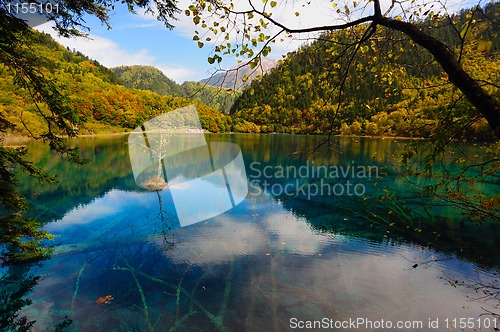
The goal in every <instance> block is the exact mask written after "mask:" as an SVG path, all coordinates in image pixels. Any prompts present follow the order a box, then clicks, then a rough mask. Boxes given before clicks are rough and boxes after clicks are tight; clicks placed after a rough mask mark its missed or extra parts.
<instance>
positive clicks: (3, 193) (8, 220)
mask: <svg viewBox="0 0 500 332" xmlns="http://www.w3.org/2000/svg"><path fill="white" fill-rule="evenodd" d="M33 2H35V3H36V1H33ZM116 3H120V4H124V5H126V6H127V7H128V9H129V10H130V11H134V9H136V8H145V9H146V10H149V11H151V12H154V13H155V14H156V16H157V18H158V19H159V20H161V21H163V22H164V23H165V25H166V27H167V28H172V25H171V24H170V21H171V20H172V19H173V16H174V14H175V13H176V12H177V8H176V3H175V1H172V0H164V1H163V0H162V1H159V0H152V1H149V0H125V1H120V2H119V1H87V2H84V3H82V2H81V1H76V0H69V1H64V2H60V3H59V7H58V10H57V11H55V12H52V13H47V14H45V15H46V16H47V17H46V18H47V21H53V22H54V23H55V29H56V30H57V31H58V32H59V33H60V34H61V35H63V36H66V37H70V36H85V33H84V32H82V31H81V30H88V29H87V28H86V27H85V21H84V18H83V15H84V14H89V15H93V16H95V17H97V18H99V19H100V20H101V22H103V23H104V24H106V25H108V27H109V23H108V19H109V16H108V13H109V11H110V10H112V9H113V8H114V6H115V4H116ZM8 5H9V1H6V0H1V1H0V63H1V64H2V66H3V67H4V68H5V69H7V70H10V71H12V72H14V73H15V83H16V85H17V86H18V87H20V88H21V89H23V90H24V91H25V92H26V93H25V95H26V98H27V99H30V101H32V102H34V104H35V110H36V113H37V115H38V116H39V117H40V118H42V119H43V120H44V122H45V123H46V129H45V130H44V131H43V132H42V133H41V134H40V133H33V132H31V133H30V134H31V136H32V137H33V138H35V139H39V140H43V141H45V142H47V144H49V146H50V147H51V149H52V150H54V151H55V152H57V153H58V154H60V155H61V156H63V157H66V158H68V159H70V160H73V161H75V162H76V163H83V162H85V161H84V160H83V159H81V158H80V157H79V156H78V154H77V152H76V151H75V150H73V149H70V148H69V147H67V146H66V143H65V140H64V136H68V137H73V136H75V135H76V131H75V130H74V128H75V126H77V125H78V123H79V121H80V120H79V117H78V116H77V111H76V110H75V109H73V108H72V107H71V106H70V103H69V100H68V98H66V97H65V96H63V95H62V94H61V93H60V86H58V84H56V83H55V82H54V81H52V80H50V79H48V78H46V77H45V75H44V73H45V72H46V71H47V70H50V69H51V61H50V59H47V58H43V57H41V56H40V55H39V54H37V53H36V48H34V47H33V46H34V45H35V44H36V41H37V40H36V39H37V36H38V35H37V34H36V33H34V32H33V31H32V30H31V29H30V27H29V26H28V25H27V23H26V22H25V21H23V20H21V19H20V18H18V17H16V16H15V13H14V11H13V10H9V7H8ZM23 126H24V127H25V128H26V129H27V130H28V131H29V128H28V126H26V124H25V123H23ZM14 128H15V124H13V123H11V122H9V121H8V120H7V119H6V118H5V117H4V114H3V113H2V114H1V115H0V140H3V136H4V135H5V134H6V133H7V132H9V131H10V130H13V129H14ZM25 155H26V149H25V148H7V147H4V146H0V205H1V206H0V246H1V253H2V263H4V264H7V263H14V262H17V261H19V260H26V259H40V258H43V257H46V255H47V253H48V252H47V250H45V249H43V248H42V247H41V244H42V242H43V241H44V240H45V239H50V238H51V237H50V235H49V234H48V233H47V232H46V231H43V230H40V226H41V224H40V223H39V222H37V221H36V220H33V219H30V218H28V217H26V210H28V209H29V205H28V204H27V201H26V199H25V197H23V196H22V194H20V193H19V191H18V189H17V183H18V182H17V174H18V172H19V171H21V172H25V173H27V174H30V175H31V176H34V177H36V178H38V179H39V180H40V181H48V182H54V181H55V178H54V177H52V176H49V175H48V174H46V173H45V172H44V171H43V170H42V169H40V168H38V167H35V166H34V165H33V164H32V163H30V162H28V161H26V160H25V158H24V157H25Z"/></svg>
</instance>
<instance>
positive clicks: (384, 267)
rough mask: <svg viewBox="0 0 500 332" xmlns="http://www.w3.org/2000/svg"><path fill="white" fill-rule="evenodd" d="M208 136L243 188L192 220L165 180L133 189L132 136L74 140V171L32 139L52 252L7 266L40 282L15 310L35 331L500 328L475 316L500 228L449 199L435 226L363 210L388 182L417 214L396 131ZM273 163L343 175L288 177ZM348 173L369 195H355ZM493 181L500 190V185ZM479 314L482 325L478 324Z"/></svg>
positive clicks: (484, 300)
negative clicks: (244, 192) (464, 323)
mask: <svg viewBox="0 0 500 332" xmlns="http://www.w3.org/2000/svg"><path fill="white" fill-rule="evenodd" d="M207 138H208V140H210V141H213V142H216V141H226V142H233V143H236V144H237V145H238V146H239V147H240V148H241V150H242V155H243V158H244V161H245V166H246V174H247V179H248V181H249V184H250V185H249V194H248V196H247V198H246V199H245V200H244V201H243V202H242V203H240V204H239V205H237V206H236V207H235V208H233V209H231V210H229V211H227V212H225V213H223V214H220V215H218V216H216V217H213V218H210V219H208V220H205V221H203V222H200V223H196V224H193V225H191V226H187V227H180V225H179V221H178V218H177V215H176V209H175V206H174V205H173V203H172V197H171V195H170V193H169V189H168V187H167V188H166V189H164V190H163V191H160V192H148V191H146V190H144V189H141V188H140V187H139V186H138V185H137V184H136V183H135V181H134V177H133V175H132V170H131V167H130V161H129V156H128V147H127V137H126V136H118V137H100V138H81V139H79V140H76V141H73V144H74V145H75V146H78V147H79V148H80V150H81V152H82V155H83V156H84V157H87V158H89V159H92V160H93V162H92V163H90V164H88V165H85V166H80V167H78V166H75V165H72V164H70V163H66V162H63V161H60V160H59V159H57V158H56V157H51V156H50V154H48V152H47V151H46V148H45V147H44V146H42V145H38V144H35V143H33V145H32V146H31V147H30V148H31V149H32V158H33V159H36V160H38V161H39V162H40V163H42V164H44V165H45V167H46V168H47V169H50V170H51V171H52V172H53V173H54V174H60V183H59V184H58V185H56V186H52V187H46V186H39V185H38V184H36V183H34V182H30V181H27V180H26V181H23V183H22V187H23V190H24V191H26V192H31V193H32V196H31V203H32V204H33V206H35V207H36V209H35V211H34V215H35V216H36V217H37V218H39V219H41V220H44V221H45V222H47V224H46V229H48V230H49V231H50V232H51V233H52V234H54V235H56V236H57V238H56V239H55V240H54V241H53V243H52V244H53V245H55V250H54V255H53V256H52V257H51V258H50V259H49V260H47V261H45V262H43V263H42V264H41V265H39V266H27V267H25V268H18V269H17V270H16V271H10V273H11V274H12V273H14V275H15V273H17V275H18V277H19V279H21V278H22V277H26V276H28V275H30V274H31V275H38V276H41V278H40V279H39V280H38V283H37V285H36V286H35V287H34V288H33V291H32V292H31V293H30V294H29V298H30V299H31V300H32V304H31V305H30V306H27V307H26V308H25V309H24V310H23V311H22V312H21V315H25V316H26V317H27V318H28V319H30V320H36V323H35V325H34V330H35V331H44V330H46V329H52V327H53V326H54V325H56V324H57V323H58V322H60V321H61V319H63V318H64V317H65V316H67V317H68V318H70V319H71V320H72V324H71V325H70V326H69V328H68V330H70V331H177V330H178V331H243V330H246V331H261V330H271V331H279V330H291V329H292V328H293V327H296V326H297V325H298V324H299V323H298V322H299V321H300V322H302V323H304V324H306V321H318V320H322V319H331V320H332V321H331V322H342V321H349V320H357V319H359V321H358V322H360V325H358V326H357V327H358V329H356V328H353V326H352V325H351V326H350V327H349V326H348V327H347V328H345V329H341V330H346V331H348V330H352V331H356V330H375V329H374V328H373V329H371V328H370V327H373V324H375V327H376V326H377V325H376V324H377V322H380V321H381V320H384V321H385V322H387V321H390V322H392V323H393V324H394V325H395V324H396V322H398V321H411V322H417V323H418V322H422V326H419V325H416V327H417V328H415V329H407V330H412V331H429V330H449V328H450V327H454V326H453V325H452V324H453V319H455V318H456V319H460V318H467V319H473V320H474V324H475V325H474V327H475V328H476V329H477V330H492V328H491V327H493V326H494V324H497V325H496V326H497V327H500V326H499V324H498V322H497V321H494V320H493V318H492V316H490V315H482V314H485V313H487V312H488V311H493V312H498V311H499V310H498V305H499V302H498V300H497V299H495V298H493V297H492V296H488V294H485V293H483V292H482V290H484V288H480V289H479V290H480V291H479V292H477V291H476V290H477V289H478V287H480V285H482V286H485V285H489V286H493V287H495V286H496V287H498V285H499V283H498V277H499V275H498V273H499V271H500V270H499V267H500V259H499V252H500V250H499V247H498V240H499V239H500V229H499V227H498V225H495V224H492V223H491V224H490V223H486V224H484V225H482V226H480V227H479V226H476V225H475V224H470V223H467V222H465V223H461V222H460V220H458V219H456V218H455V219H454V218H451V216H454V217H455V214H456V213H454V212H455V211H454V210H456V209H453V208H449V207H440V208H439V211H437V212H439V213H438V214H440V215H442V216H444V217H442V218H439V220H437V221H433V222H432V225H431V226H429V225H427V224H429V223H430V222H429V220H425V219H419V220H414V224H412V225H408V224H405V223H403V222H400V221H399V219H398V217H397V216H391V217H389V216H388V217H387V218H386V219H387V220H390V221H391V220H394V224H393V225H391V224H384V223H381V222H377V220H379V219H377V218H376V217H374V216H372V214H374V213H382V212H383V211H385V210H384V208H385V206H381V205H380V204H378V205H377V199H378V197H379V196H380V195H382V194H384V190H383V188H384V187H390V188H392V190H393V191H395V192H397V194H398V197H399V198H400V199H401V201H402V202H404V204H406V206H408V207H409V209H410V210H414V211H417V210H419V206H420V205H421V201H419V199H420V198H419V196H418V195H416V194H414V193H412V192H411V191H410V186H409V185H408V184H406V183H405V182H403V181H400V180H401V179H400V177H399V176H398V175H397V173H396V171H395V167H396V166H397V159H398V158H397V155H398V153H399V151H401V149H403V148H404V145H405V144H406V142H405V141H396V140H382V139H368V138H366V139H351V138H335V139H334V144H333V145H332V146H331V148H330V149H328V148H327V146H325V147H324V148H323V149H320V150H319V151H318V152H316V153H315V154H304V153H303V152H305V151H308V150H310V149H312V148H314V147H315V146H317V145H318V144H319V143H320V142H321V141H322V138H321V137H309V136H286V135H283V136H282V135H265V136H264V135H208V136H207ZM470 149H471V151H472V153H478V152H477V151H476V150H477V148H476V147H470ZM279 166H281V167H282V169H285V168H286V167H289V168H288V170H289V171H291V170H293V167H295V170H296V171H298V170H299V167H300V166H303V168H302V170H303V171H304V172H305V170H306V169H308V170H309V171H311V170H314V169H315V168H314V167H319V166H326V167H328V170H329V172H337V173H336V174H333V173H319V174H317V175H316V176H315V175H314V174H312V173H309V174H307V175H308V176H304V177H302V176H300V175H298V174H293V173H289V174H287V176H284V175H283V176H281V174H280V173H278V174H277V173H276V172H278V171H279V170H280V168H279ZM291 166H293V167H291ZM330 166H334V167H333V168H330ZM348 166H351V167H352V166H360V167H361V166H362V167H368V166H372V167H376V168H372V170H373V174H371V175H370V176H368V175H367V174H365V175H364V176H363V174H360V173H356V174H353V173H349V172H346V170H347V167H348ZM265 167H268V168H265ZM319 169H320V168H316V170H319ZM265 170H266V171H267V173H265V172H266V171H265ZM349 170H352V169H351V168H350V169H349ZM356 170H360V169H359V168H356ZM375 170H377V172H378V173H375ZM342 172H343V174H342ZM267 175H271V176H267ZM302 175H304V174H302ZM335 175H337V176H335ZM353 175H354V176H353ZM264 180H267V181H268V184H267V185H264ZM416 180H418V181H425V180H422V179H416ZM347 181H351V182H350V183H351V184H352V186H351V189H353V188H354V186H355V185H358V187H357V189H358V193H360V192H361V189H363V195H357V194H353V195H348V193H347ZM325 183H327V184H326V185H325ZM288 184H289V186H288V187H286V188H288V189H289V190H288V192H284V188H285V186H286V185H288ZM304 184H305V185H304ZM336 184H341V185H342V186H341V185H338V186H337V187H335V190H336V192H335V194H332V192H330V193H329V194H325V192H323V195H321V194H315V195H312V194H314V191H313V190H314V189H315V188H316V189H317V188H321V186H323V188H324V190H327V189H330V190H333V188H334V186H335V185H336ZM485 185H486V184H485ZM300 188H302V190H300ZM305 188H308V189H307V190H306V189H305ZM341 188H342V189H343V190H344V191H343V192H342V194H340V190H341ZM266 189H267V190H266ZM486 189H487V190H491V191H492V192H498V189H500V185H499V183H498V182H496V183H489V184H487V188H486ZM193 197H194V196H193ZM192 204H193V208H195V207H198V206H199V205H200V204H203V202H200V201H197V200H195V199H193V202H192ZM401 204H402V203H401ZM385 213H387V211H385ZM446 216H449V217H448V218H447V217H446ZM384 218H385V217H384ZM390 218H393V219H390ZM379 221H380V220H379ZM415 229H418V231H415ZM3 271H4V273H5V272H7V269H4V270H3ZM488 289H491V288H488ZM107 295H111V297H112V298H109V299H105V297H106V296H107ZM101 302H102V303H101ZM361 319H363V320H364V321H365V322H366V321H371V322H372V326H370V325H365V324H364V323H362V322H363V321H362V320H361ZM436 319H438V320H439V322H438V323H439V324H438V325H437V328H435V329H431V328H430V327H429V320H431V321H436ZM446 319H448V322H447V323H448V325H446ZM457 321H458V320H457ZM488 322H489V325H490V328H482V329H479V328H478V327H479V324H480V323H481V324H482V325H485V324H488ZM417 323H415V324H417ZM331 324H335V323H331ZM332 326H333V327H334V328H333V330H338V329H336V328H335V325H332ZM332 326H330V325H329V327H332ZM447 327H448V329H447ZM311 330H314V329H311ZM378 330H394V331H397V330H405V329H398V328H396V327H395V326H393V327H392V328H387V325H386V328H382V329H378ZM466 330H468V329H466Z"/></svg>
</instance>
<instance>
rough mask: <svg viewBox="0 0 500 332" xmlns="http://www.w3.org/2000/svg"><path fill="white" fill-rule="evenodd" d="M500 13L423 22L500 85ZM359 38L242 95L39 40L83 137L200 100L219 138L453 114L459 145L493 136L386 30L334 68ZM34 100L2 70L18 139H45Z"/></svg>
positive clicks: (424, 57) (421, 55) (3, 96)
mask: <svg viewBox="0 0 500 332" xmlns="http://www.w3.org/2000/svg"><path fill="white" fill-rule="evenodd" d="M499 7H500V3H498V2H497V3H493V4H490V5H488V6H487V7H486V8H484V11H479V12H477V11H476V12H472V13H471V12H468V11H465V10H464V11H462V12H461V13H460V14H457V15H455V16H453V17H452V18H451V20H452V21H453V26H452V25H450V24H449V22H448V21H447V20H446V19H445V18H442V19H440V20H437V21H432V23H431V22H426V21H424V22H422V23H421V24H422V27H423V28H424V29H427V30H428V31H430V32H431V33H432V34H434V35H435V36H436V37H438V38H439V39H440V40H444V41H445V43H446V44H447V45H448V46H449V47H450V48H452V49H455V50H456V51H457V52H461V54H462V56H461V61H462V62H463V65H464V67H465V68H466V69H467V70H468V71H469V72H471V73H472V76H473V77H474V78H475V79H477V80H480V81H481V82H499V81H500V77H499V75H500V74H499V73H500V38H498V36H499V32H500V28H499V27H498V26H497V25H490V24H489V18H490V17H492V18H498V16H499V15H500V14H499V13H500V11H499ZM471 15H474V17H471ZM454 26H458V27H461V29H462V31H466V32H467V33H465V32H464V38H466V39H467V42H466V43H460V38H457V32H456V31H455V29H454V28H453V27H454ZM352 29H354V30H355V29H356V28H352ZM350 33H352V31H336V32H330V33H325V34H323V35H322V36H321V37H320V38H318V39H317V40H314V41H312V42H310V43H308V44H305V45H303V46H302V47H301V48H300V49H299V50H297V51H296V52H292V53H289V54H288V55H287V56H286V57H285V58H284V59H282V60H280V62H279V65H278V66H277V68H274V69H273V70H271V71H270V73H268V74H267V75H264V76H263V77H260V78H258V79H255V80H253V81H252V83H251V84H250V85H248V86H246V87H245V88H244V89H243V91H242V92H239V91H229V90H230V89H225V88H222V87H214V86H209V85H207V84H204V83H200V82H184V83H183V84H177V83H176V82H174V81H173V80H171V79H169V78H168V77H167V76H165V75H164V74H163V73H162V72H161V71H160V70H158V69H156V68H153V67H148V66H124V67H117V68H111V69H108V68H106V67H104V66H102V65H101V64H99V62H97V61H95V60H92V59H89V58H88V57H86V56H85V55H84V54H82V53H81V52H78V51H72V50H69V49H66V48H64V47H62V46H61V45H59V44H57V43H56V42H55V41H54V40H53V39H52V38H51V37H50V36H49V35H46V34H43V33H36V36H37V37H36V38H37V39H38V40H37V43H36V52H37V53H38V54H40V56H41V57H42V58H44V59H45V60H44V61H45V63H44V67H43V68H42V70H43V72H44V75H46V76H47V77H48V78H50V79H51V80H54V81H57V82H58V84H59V85H60V87H61V89H60V90H61V92H62V93H63V94H64V96H65V97H67V98H69V101H70V105H71V107H72V108H73V109H75V110H76V113H77V118H75V120H74V123H73V125H74V127H75V128H76V129H78V133H79V134H94V133H108V132H116V131H129V130H131V129H133V128H135V127H136V126H138V125H140V124H141V123H142V122H144V121H147V120H148V119H150V118H151V117H154V116H156V115H158V114H161V113H163V112H166V111H169V110H172V109H175V108H177V107H182V106H185V105H187V104H190V103H193V102H194V103H196V105H197V108H198V110H199V112H200V117H201V121H202V125H203V127H204V128H205V129H206V130H208V131H210V132H215V133H217V132H246V133H294V134H329V133H330V132H331V133H332V134H340V135H369V136H398V137H414V138H416V137H430V136H432V134H433V133H434V132H435V130H436V128H438V127H439V126H438V125H439V123H440V121H442V118H441V116H438V115H439V114H441V115H443V114H446V113H447V110H448V109H452V108H453V109H454V111H453V112H454V114H453V121H452V123H453V126H454V130H455V131H456V132H457V137H461V138H464V139H465V138H466V139H471V140H491V139H492V138H493V135H492V133H491V130H490V128H489V127H488V123H487V122H486V121H485V120H484V119H483V118H482V117H480V116H478V115H477V114H476V113H474V112H469V111H470V110H471V109H472V106H471V105H470V104H469V103H468V101H467V100H465V99H464V98H462V97H461V94H460V93H459V91H458V90H457V89H456V88H455V87H454V86H453V85H451V84H450V83H449V82H448V81H447V75H446V74H444V73H443V72H442V70H441V69H440V68H439V66H438V65H437V64H436V63H435V62H433V61H432V59H431V56H430V55H429V54H428V53H427V52H425V50H423V49H421V48H420V47H418V46H416V45H415V44H413V43H412V42H410V41H409V40H406V39H405V38H404V37H403V36H402V35H401V34H400V33H398V32H394V31H389V30H386V29H379V31H378V32H377V33H376V35H375V36H373V37H372V38H371V40H370V41H369V43H367V44H366V45H363V46H362V47H360V50H359V52H358V53H357V55H356V57H355V59H350V60H349V63H347V59H345V58H344V59H342V58H340V60H339V61H334V59H337V57H338V56H339V54H340V53H341V52H342V47H343V46H342V45H344V44H345V40H349V38H350V37H349V34H350ZM341 41H342V42H341ZM49 59H50V60H49ZM344 72H345V73H346V74H344ZM343 75H345V81H344V82H343V84H342V86H341V93H339V89H338V88H339V86H338V85H339V83H338V82H339V81H340V79H341V78H342V77H343ZM484 88H485V89H487V90H488V91H489V92H491V93H492V94H493V95H496V96H498V95H499V94H500V92H499V91H500V89H499V88H498V85H495V84H489V83H488V84H485V85H484ZM27 94H28V92H27V91H26V90H25V89H22V88H20V87H19V85H16V84H15V75H14V73H13V72H12V71H11V70H10V69H9V68H8V67H6V66H5V65H2V67H1V68H0V112H1V114H2V116H3V117H4V118H5V119H7V120H8V121H10V122H11V123H13V124H15V125H16V129H15V131H17V132H18V133H21V134H24V135H33V136H35V137H36V136H37V135H40V134H41V133H43V132H44V131H45V130H46V127H45V126H46V124H45V123H44V121H43V119H42V118H41V117H40V115H39V113H37V112H36V110H35V107H36V106H35V104H34V103H30V102H29V101H27V100H29V98H27V97H28V95H27ZM37 114H38V115H37Z"/></svg>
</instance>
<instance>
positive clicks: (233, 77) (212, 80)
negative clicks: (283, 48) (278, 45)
mask: <svg viewBox="0 0 500 332" xmlns="http://www.w3.org/2000/svg"><path fill="white" fill-rule="evenodd" d="M277 64H278V62H277V61H274V60H270V59H267V58H262V59H261V61H260V63H259V65H257V67H255V68H250V65H245V66H242V67H240V66H239V65H238V66H235V67H233V68H231V69H229V70H227V71H225V72H221V73H217V74H215V75H213V76H211V77H208V78H205V79H203V80H201V81H200V82H201V83H206V84H209V85H212V86H216V87H222V88H226V89H232V90H241V89H242V88H244V87H246V86H248V85H249V84H250V83H251V82H252V81H253V80H254V79H256V78H257V77H259V76H262V75H264V74H267V73H268V72H269V71H270V70H271V69H273V68H275V67H276V66H277Z"/></svg>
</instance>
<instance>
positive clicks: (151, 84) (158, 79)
mask: <svg viewBox="0 0 500 332" xmlns="http://www.w3.org/2000/svg"><path fill="white" fill-rule="evenodd" d="M111 71H112V72H113V73H114V74H115V75H116V77H117V78H118V79H119V80H120V82H121V83H122V84H123V85H124V86H126V87H127V88H131V89H140V90H149V91H152V92H156V93H157V94H159V95H162V96H166V95H170V96H177V97H184V90H183V89H182V88H181V87H180V85H179V84H177V83H176V82H174V81H173V80H171V79H170V78H168V77H167V76H166V75H165V74H164V73H163V72H162V71H161V70H159V69H157V68H155V67H151V66H120V67H116V68H111Z"/></svg>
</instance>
